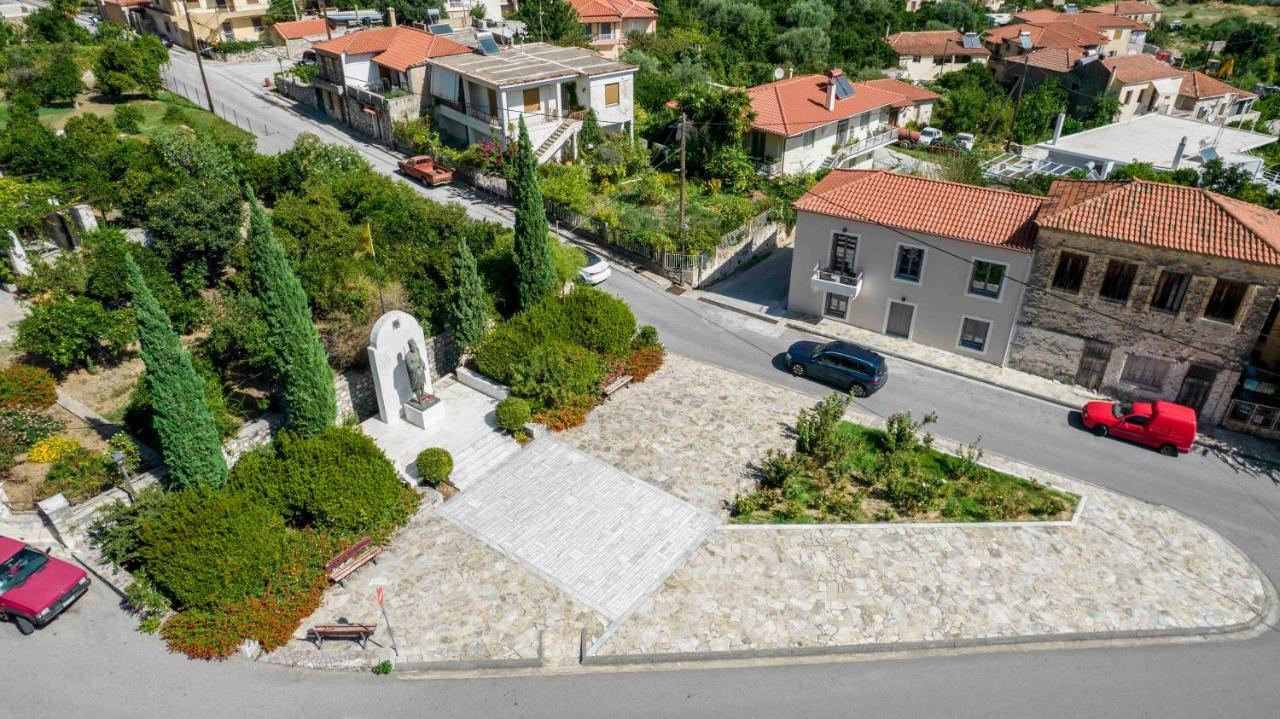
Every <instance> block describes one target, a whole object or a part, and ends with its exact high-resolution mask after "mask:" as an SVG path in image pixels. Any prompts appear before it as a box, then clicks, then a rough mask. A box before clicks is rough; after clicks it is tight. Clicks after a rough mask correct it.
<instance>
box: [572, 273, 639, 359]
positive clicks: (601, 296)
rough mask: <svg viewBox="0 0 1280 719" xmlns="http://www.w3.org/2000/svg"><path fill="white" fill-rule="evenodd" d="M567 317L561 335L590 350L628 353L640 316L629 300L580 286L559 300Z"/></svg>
mask: <svg viewBox="0 0 1280 719" xmlns="http://www.w3.org/2000/svg"><path fill="white" fill-rule="evenodd" d="M558 305H559V307H560V310H561V313H562V315H563V319H562V320H561V323H562V324H559V325H557V329H558V330H559V332H558V335H559V336H560V337H562V338H563V339H567V340H571V341H573V342H577V343H578V344H580V345H582V346H583V347H586V348H587V349H589V350H593V351H596V352H599V353H601V354H605V355H609V356H611V357H617V356H619V355H623V354H626V352H627V349H628V348H629V347H630V346H631V338H632V336H633V335H635V333H636V317H635V315H634V314H632V313H631V308H630V307H628V306H627V303H626V302H623V301H622V300H620V299H618V298H617V297H614V296H613V295H610V294H607V293H605V292H601V291H600V290H597V289H593V288H590V287H577V288H575V289H574V290H573V292H570V293H569V294H568V295H567V296H566V297H563V298H561V299H560V301H559V302H558Z"/></svg>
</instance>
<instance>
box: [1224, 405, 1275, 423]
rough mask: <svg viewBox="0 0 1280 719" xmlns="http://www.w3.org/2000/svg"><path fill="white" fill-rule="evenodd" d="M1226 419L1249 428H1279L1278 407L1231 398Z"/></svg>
mask: <svg viewBox="0 0 1280 719" xmlns="http://www.w3.org/2000/svg"><path fill="white" fill-rule="evenodd" d="M1227 420H1228V421H1231V422H1239V423H1240V424H1243V425H1245V426H1246V427H1248V428H1250V429H1268V430H1280V407H1271V406H1268V405H1265V404H1258V403H1257V402H1245V401H1244V400H1239V399H1233V400H1231V405H1230V406H1229V407H1228V408H1227Z"/></svg>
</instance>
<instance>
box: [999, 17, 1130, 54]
mask: <svg viewBox="0 0 1280 719" xmlns="http://www.w3.org/2000/svg"><path fill="white" fill-rule="evenodd" d="M1023 32H1026V33H1027V34H1028V35H1030V36H1031V45H1032V47H1036V48H1042V47H1058V48H1064V49H1065V48H1077V49H1079V48H1086V47H1097V46H1099V45H1105V44H1106V42H1107V39H1106V38H1105V37H1103V36H1102V35H1101V34H1100V33H1096V32H1094V31H1092V30H1089V29H1087V28H1082V27H1078V26H1075V25H1072V24H1070V23H1052V24H1051V25H1030V24H1026V23H1021V24H1015V25H1004V26H1002V27H997V28H993V29H991V30H988V31H987V34H986V35H984V36H983V39H985V40H987V41H997V42H1005V41H1008V42H1012V43H1017V42H1018V35H1020V34H1021V33H1023Z"/></svg>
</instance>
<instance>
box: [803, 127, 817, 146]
mask: <svg viewBox="0 0 1280 719" xmlns="http://www.w3.org/2000/svg"><path fill="white" fill-rule="evenodd" d="M815 137H817V131H816V130H809V131H808V132H806V133H804V137H803V138H801V139H802V140H803V141H804V146H805V147H813V140H814V138H815Z"/></svg>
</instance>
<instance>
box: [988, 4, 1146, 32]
mask: <svg viewBox="0 0 1280 719" xmlns="http://www.w3.org/2000/svg"><path fill="white" fill-rule="evenodd" d="M1014 17H1015V18H1017V19H1018V20H1021V21H1022V24H1029V25H1042V26H1043V25H1049V24H1058V23H1070V24H1072V25H1079V26H1081V27H1086V28H1089V29H1090V30H1097V29H1099V28H1104V27H1105V28H1129V29H1131V30H1145V29H1147V26H1146V25H1143V24H1142V23H1140V22H1138V21H1137V20H1134V19H1132V18H1128V17H1125V16H1124V15H1123V14H1121V15H1116V14H1114V13H1096V12H1094V13H1082V12H1056V11H1054V10H1047V9H1043V8H1042V9H1039V10H1026V11H1024V12H1020V13H1015V14H1014ZM1006 27H1009V26H1006Z"/></svg>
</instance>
